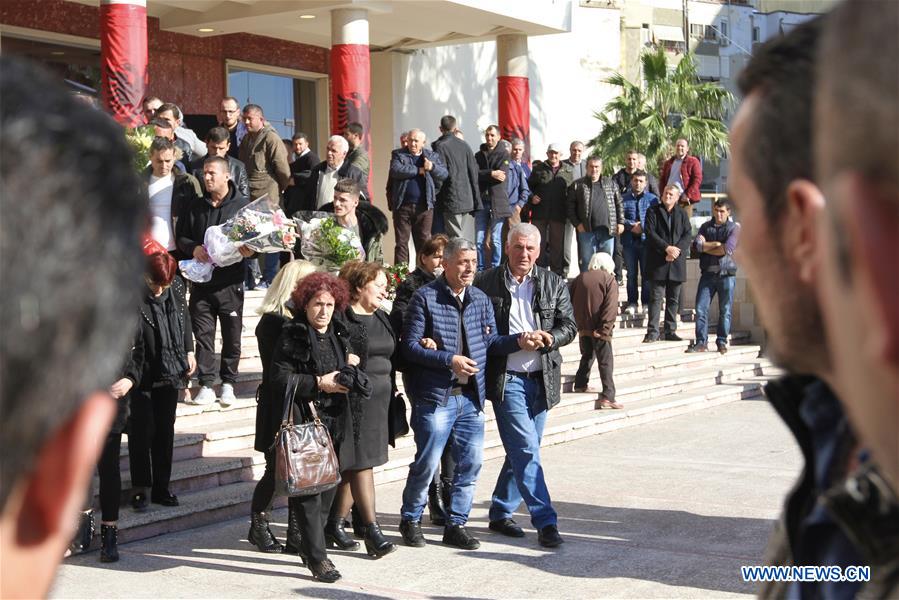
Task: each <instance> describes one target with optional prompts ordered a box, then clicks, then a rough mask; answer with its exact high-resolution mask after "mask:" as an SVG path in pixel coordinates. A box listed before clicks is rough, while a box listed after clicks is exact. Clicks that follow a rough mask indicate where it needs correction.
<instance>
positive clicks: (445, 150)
mask: <svg viewBox="0 0 899 600" xmlns="http://www.w3.org/2000/svg"><path fill="white" fill-rule="evenodd" d="M431 149H432V150H434V152H436V153H437V154H439V155H440V158H442V159H443V164H444V165H446V170H447V173H448V175H447V178H446V180H445V181H444V182H443V185H441V186H440V189H439V190H438V191H437V205H436V206H435V208H436V209H437V210H439V211H440V212H444V213H449V214H451V215H461V214H465V213H470V212H473V211H476V210H478V209H480V208H481V200H480V197H479V196H480V193H479V190H478V164H477V162H476V161H475V159H474V154H473V153H472V151H471V148H469V146H468V144H466V143H465V142H464V141H462V140H460V139H459V138H457V137H456V136H455V135H453V134H452V133H445V134H443V135H442V136H440V137H439V138H437V139H436V140H434V143H432V144H431Z"/></svg>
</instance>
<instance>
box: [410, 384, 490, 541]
mask: <svg viewBox="0 0 899 600" xmlns="http://www.w3.org/2000/svg"><path fill="white" fill-rule="evenodd" d="M411 426H412V431H413V432H414V433H415V447H416V451H415V459H414V460H413V461H412V464H411V465H409V475H408V476H407V477H406V487H405V489H403V507H402V508H401V509H400V517H401V518H402V519H403V520H405V521H421V514H422V512H424V509H425V504H426V503H427V501H428V485H429V484H430V483H431V481H432V480H433V479H434V473H436V472H437V468H438V467H439V466H440V456H441V455H442V454H443V449H444V448H445V447H446V443H447V440H449V441H450V444H451V448H452V454H453V460H454V461H455V463H456V470H455V474H454V475H453V488H452V492H451V496H450V505H449V506H448V507H447V509H448V511H447V512H448V513H449V519H448V524H452V525H465V523H466V522H467V521H468V513H470V512H471V503H472V501H473V500H474V487H475V483H476V482H477V480H478V474H479V473H480V472H481V461H482V460H483V457H484V411H482V410H479V409H478V407H477V405H476V404H475V402H474V401H473V400H471V399H470V398H468V397H466V396H450V397H449V399H448V400H447V402H446V404H445V405H440V404H436V403H434V402H413V403H412V423H411Z"/></svg>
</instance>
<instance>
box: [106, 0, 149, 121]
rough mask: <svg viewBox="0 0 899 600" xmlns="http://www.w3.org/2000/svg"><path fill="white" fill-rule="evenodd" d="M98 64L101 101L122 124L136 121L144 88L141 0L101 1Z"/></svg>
mask: <svg viewBox="0 0 899 600" xmlns="http://www.w3.org/2000/svg"><path fill="white" fill-rule="evenodd" d="M100 66H101V76H102V79H103V105H104V106H105V107H106V108H107V110H108V111H109V112H110V114H112V116H113V117H115V119H116V120H117V121H118V122H119V123H121V124H122V125H125V126H128V127H134V126H136V125H140V124H141V123H142V122H143V118H142V116H141V112H140V111H141V102H142V101H143V99H144V93H145V90H146V89H147V7H146V5H145V4H144V3H143V2H140V3H139V4H122V3H114V4H112V3H109V2H108V1H107V2H103V3H101V5H100Z"/></svg>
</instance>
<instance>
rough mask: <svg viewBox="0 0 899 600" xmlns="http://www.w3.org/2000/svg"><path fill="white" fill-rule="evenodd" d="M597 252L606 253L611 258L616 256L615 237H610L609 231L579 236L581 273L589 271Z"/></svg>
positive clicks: (590, 232) (597, 230) (578, 249)
mask: <svg viewBox="0 0 899 600" xmlns="http://www.w3.org/2000/svg"><path fill="white" fill-rule="evenodd" d="M597 252H605V253H606V254H608V255H609V256H614V255H615V236H613V235H609V231H608V230H607V229H605V228H602V229H594V230H593V231H585V232H584V233H578V234H577V257H578V267H580V269H581V273H584V272H586V271H587V265H589V264H590V259H591V258H593V255H594V254H596V253H597Z"/></svg>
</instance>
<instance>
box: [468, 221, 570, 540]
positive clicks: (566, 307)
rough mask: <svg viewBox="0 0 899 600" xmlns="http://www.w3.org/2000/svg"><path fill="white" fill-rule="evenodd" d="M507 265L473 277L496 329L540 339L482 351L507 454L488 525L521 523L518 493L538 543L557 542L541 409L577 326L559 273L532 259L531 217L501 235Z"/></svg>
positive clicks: (551, 397) (501, 528) (535, 251)
mask: <svg viewBox="0 0 899 600" xmlns="http://www.w3.org/2000/svg"><path fill="white" fill-rule="evenodd" d="M506 255H507V256H508V262H507V263H506V264H505V265H500V266H499V267H496V268H493V269H489V270H487V271H484V272H482V273H479V274H478V276H477V277H476V278H475V282H474V285H475V286H476V287H478V288H480V289H481V290H482V291H483V292H484V293H485V294H487V295H488V296H489V297H490V300H491V302H492V303H493V309H494V313H495V315H496V327H497V330H498V331H497V333H499V334H500V335H508V334H514V333H520V332H527V331H535V332H536V333H539V334H540V336H541V337H542V339H543V347H542V348H540V349H539V350H535V351H525V350H521V351H519V352H515V353H514V354H510V355H509V356H490V357H488V359H487V372H486V384H487V398H488V399H490V400H491V401H493V410H494V413H495V414H496V422H497V427H498V429H499V433H500V437H501V438H502V440H503V447H504V448H505V450H506V460H505V463H504V464H503V468H502V470H501V471H500V475H499V478H498V480H497V482H496V488H495V489H494V490H493V502H492V504H491V506H490V529H491V530H493V531H496V532H498V533H501V534H503V535H508V536H510V537H522V536H523V535H524V531H522V529H521V527H519V526H518V525H516V524H515V522H514V521H513V520H512V514H513V513H514V512H515V511H516V510H517V509H518V506H519V505H520V504H521V501H522V500H524V501H525V504H527V507H528V511H529V512H530V514H531V523H532V524H533V525H534V527H535V528H536V529H537V531H538V532H539V536H538V539H539V542H540V544H541V545H542V546H544V547H548V548H552V547H555V546H558V545H559V544H561V543H562V541H563V540H562V537H561V536H560V535H559V530H558V527H557V525H556V523H557V519H558V517H557V515H556V511H555V510H554V509H553V507H552V501H551V500H550V497H549V492H548V490H547V489H546V481H545V480H544V477H543V468H542V467H541V465H540V440H541V438H542V437H543V427H544V425H545V423H546V416H547V412H548V411H549V409H550V408H552V407H553V406H555V405H556V404H558V403H559V399H560V396H561V391H562V379H561V365H562V356H561V354H560V353H559V348H561V347H562V346H565V345H566V344H568V343H570V342H571V341H572V340H573V339H574V337H575V335H576V334H577V326H576V325H575V322H574V313H573V310H572V307H571V298H570V297H569V295H568V286H567V285H566V283H565V280H564V279H562V278H561V277H559V276H558V275H556V274H554V273H552V272H551V271H548V270H546V269H544V268H543V267H538V266H536V265H535V263H536V261H537V257H538V256H539V255H540V232H539V231H538V229H537V228H536V227H534V226H533V225H531V224H529V223H520V224H518V225H515V226H514V227H512V229H511V230H510V231H509V237H508V239H507V241H506Z"/></svg>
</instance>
